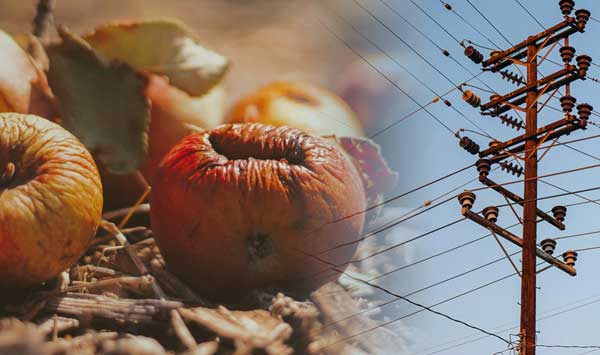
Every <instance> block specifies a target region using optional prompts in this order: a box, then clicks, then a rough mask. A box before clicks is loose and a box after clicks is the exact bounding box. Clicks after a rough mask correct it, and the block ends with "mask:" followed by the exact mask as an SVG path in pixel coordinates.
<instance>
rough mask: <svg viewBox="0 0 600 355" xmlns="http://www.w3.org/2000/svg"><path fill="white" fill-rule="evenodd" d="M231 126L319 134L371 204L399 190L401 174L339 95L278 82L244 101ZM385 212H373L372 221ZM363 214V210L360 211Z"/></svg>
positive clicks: (300, 85)
mask: <svg viewBox="0 0 600 355" xmlns="http://www.w3.org/2000/svg"><path fill="white" fill-rule="evenodd" d="M229 121H230V122H259V123H265V124H273V125H276V126H281V125H287V126H291V127H295V128H299V129H302V130H304V131H306V132H309V133H312V134H316V135H320V136H322V137H324V138H326V139H327V140H328V141H330V142H331V143H333V144H334V145H336V146H337V147H339V148H340V150H341V151H342V152H343V153H345V154H346V155H347V156H348V158H350V159H351V160H352V162H353V163H354V165H355V166H356V169H357V170H358V171H359V173H360V175H361V177H362V179H363V185H364V186H365V189H366V194H367V199H368V200H367V202H368V203H367V204H368V206H380V205H381V204H382V202H383V201H384V197H383V196H384V195H385V194H386V193H388V192H390V191H392V190H393V188H394V187H395V185H396V183H397V180H398V174H397V173H396V172H395V171H393V170H392V169H391V168H390V167H389V165H388V164H387V162H386V160H385V159H384V158H383V157H382V155H381V149H380V147H379V146H378V145H377V144H376V143H374V142H373V141H371V140H370V139H368V138H365V137H364V131H363V129H362V126H361V123H360V122H359V121H358V119H357V117H356V115H355V114H354V112H353V111H352V110H351V109H350V107H349V106H348V105H347V104H346V103H345V102H344V101H343V100H342V99H341V98H339V97H338V96H337V95H335V94H334V93H332V92H330V91H328V90H326V89H323V88H319V87H316V86H313V85H310V84H304V83H294V82H275V83H272V84H269V85H267V86H265V87H263V88H262V89H259V90H258V91H257V92H256V93H254V94H251V95H249V96H248V97H246V98H244V99H242V100H241V101H240V102H239V103H238V104H237V105H236V106H235V107H234V109H233V110H232V112H231V114H230V117H229ZM380 211H381V209H380V208H377V209H370V210H369V212H368V213H367V216H368V218H367V221H372V220H375V218H376V217H377V216H378V214H379V213H380ZM357 212H358V211H357Z"/></svg>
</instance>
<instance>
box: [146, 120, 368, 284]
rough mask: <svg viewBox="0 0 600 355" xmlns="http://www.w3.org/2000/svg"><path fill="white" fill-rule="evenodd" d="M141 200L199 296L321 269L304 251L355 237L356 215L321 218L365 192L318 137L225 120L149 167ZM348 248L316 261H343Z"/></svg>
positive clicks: (359, 202)
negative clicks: (151, 176) (146, 193)
mask: <svg viewBox="0 0 600 355" xmlns="http://www.w3.org/2000/svg"><path fill="white" fill-rule="evenodd" d="M151 206H152V208H151V215H150V217H151V222H152V229H153V232H154V235H155V238H156V240H157V243H158V245H159V247H160V248H161V251H162V253H163V254H164V257H165V259H166V261H167V265H168V267H169V268H170V269H171V270H172V271H173V272H175V273H176V274H178V275H179V276H180V277H181V278H183V279H184V280H186V281H187V282H188V283H190V284H191V285H193V286H194V287H195V288H196V289H198V290H200V291H201V292H203V293H205V294H208V295H218V296H227V295H229V296H231V295H235V291H236V290H247V289H251V288H256V287H264V286H270V285H281V286H290V285H297V284H298V282H299V280H300V279H303V278H305V277H306V278H308V277H309V276H310V275H311V274H312V273H314V272H315V271H319V270H322V269H326V268H327V267H328V265H326V264H323V263H322V262H321V261H318V260H317V259H315V258H312V257H309V256H307V255H308V254H312V255H314V254H317V253H318V252H320V251H323V250H326V249H328V248H331V247H334V246H337V245H339V244H342V243H345V242H348V241H353V240H355V239H357V238H358V237H359V235H360V234H361V232H362V228H363V224H364V216H363V215H357V216H354V217H352V218H348V219H344V220H342V221H339V222H337V223H330V222H332V221H335V220H338V219H340V218H341V217H344V216H347V215H349V214H351V213H354V212H356V211H360V210H362V209H364V208H365V196H364V190H363V186H362V181H361V178H360V176H359V175H358V173H357V171H356V169H355V168H354V167H353V166H352V163H351V162H350V161H349V160H348V159H347V158H346V157H345V156H344V155H343V154H342V153H340V151H339V150H338V149H337V148H336V147H335V146H333V145H331V144H330V143H328V142H327V141H325V140H323V139H320V138H318V137H314V136H312V135H309V134H306V133H304V132H302V131H300V130H297V129H294V128H290V127H274V126H269V125H263V124H233V125H223V126H219V127H217V128H215V129H214V130H212V131H210V132H204V133H198V134H193V135H190V136H188V137H186V138H184V139H183V140H182V141H181V142H180V143H179V144H177V145H176V146H175V147H174V148H173V149H172V150H171V151H170V152H169V153H168V154H167V156H166V157H165V159H164V160H163V161H162V163H161V165H160V167H159V171H158V173H157V176H156V178H155V181H154V185H153V188H152V193H151ZM354 247H355V245H352V246H349V247H346V248H339V249H337V250H336V251H335V252H333V253H331V254H328V255H327V256H326V258H328V259H330V260H331V261H333V262H335V263H339V262H343V261H347V260H348V259H350V258H351V257H352V256H353V254H354V251H355V248H354ZM309 280H311V281H312V283H311V284H307V283H304V285H305V286H309V287H315V286H317V285H319V284H320V283H322V282H323V281H325V279H322V278H321V279H320V280H319V279H316V278H309ZM232 292H234V293H232Z"/></svg>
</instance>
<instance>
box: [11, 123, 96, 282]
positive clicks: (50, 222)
mask: <svg viewBox="0 0 600 355" xmlns="http://www.w3.org/2000/svg"><path fill="white" fill-rule="evenodd" d="M10 163H12V164H10ZM11 165H14V167H15V169H14V174H13V175H12V178H11V177H9V176H7V175H10V173H8V171H10V170H11V169H10V168H8V167H9V166H11ZM0 176H2V177H3V178H2V179H1V180H0V285H10V286H17V287H28V286H35V285H37V284H39V283H41V282H43V281H47V280H49V279H51V278H53V277H55V276H56V275H58V274H59V273H60V272H62V271H64V270H65V269H66V268H68V267H69V266H70V265H72V264H74V263H75V262H76V261H77V260H78V259H79V258H80V257H81V256H82V255H83V254H84V252H85V251H86V249H87V248H88V246H89V243H90V242H91V240H92V238H93V237H94V235H95V232H96V229H97V227H98V224H99V222H100V218H101V212H102V185H101V182H100V176H99V175H98V170H97V168H96V165H95V164H94V160H93V159H92V157H91V155H90V153H89V152H88V151H87V150H86V148H85V147H84V146H83V144H81V142H79V140H77V138H75V136H73V135H72V134H71V133H69V132H67V131H66V130H65V129H63V128H62V127H60V126H58V125H57V124H54V123H52V122H50V121H48V120H46V119H43V118H41V117H38V116H33V115H24V114H17V113H1V114H0Z"/></svg>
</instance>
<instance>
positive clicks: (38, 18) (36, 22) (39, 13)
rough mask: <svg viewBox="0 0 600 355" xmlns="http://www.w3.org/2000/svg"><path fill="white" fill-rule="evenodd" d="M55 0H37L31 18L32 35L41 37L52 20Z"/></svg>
mask: <svg viewBox="0 0 600 355" xmlns="http://www.w3.org/2000/svg"><path fill="white" fill-rule="evenodd" d="M55 5H56V0H39V1H38V4H37V9H36V14H35V18H34V19H33V35H34V36H36V37H38V38H42V37H44V35H45V34H46V31H47V30H48V28H49V27H50V26H51V25H52V23H53V22H54V15H53V11H54V7H55Z"/></svg>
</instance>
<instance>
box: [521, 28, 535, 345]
mask: <svg viewBox="0 0 600 355" xmlns="http://www.w3.org/2000/svg"><path fill="white" fill-rule="evenodd" d="M530 39H531V38H530ZM537 54H538V51H537V45H536V43H535V42H533V43H531V44H530V45H529V46H527V85H530V86H536V87H537V85H536V84H537V70H538V65H537ZM537 100H538V90H537V89H533V90H530V91H529V92H527V100H526V103H525V107H526V110H527V111H526V112H525V115H526V117H525V134H526V135H530V136H531V138H530V139H528V140H527V141H525V183H524V184H525V188H524V191H525V194H524V196H523V198H524V199H525V202H524V203H523V259H522V260H523V261H522V268H521V274H522V278H521V339H523V340H522V343H521V344H522V347H523V348H524V354H525V355H534V354H535V334H536V331H535V328H536V327H535V315H536V275H537V274H536V259H537V258H536V254H535V249H536V248H537V214H536V211H537V175H538V174H537V170H538V168H537V165H538V161H537V150H536V145H537V138H536V135H535V134H536V132H537V108H538V105H537Z"/></svg>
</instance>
